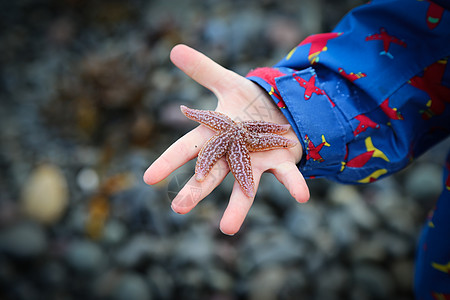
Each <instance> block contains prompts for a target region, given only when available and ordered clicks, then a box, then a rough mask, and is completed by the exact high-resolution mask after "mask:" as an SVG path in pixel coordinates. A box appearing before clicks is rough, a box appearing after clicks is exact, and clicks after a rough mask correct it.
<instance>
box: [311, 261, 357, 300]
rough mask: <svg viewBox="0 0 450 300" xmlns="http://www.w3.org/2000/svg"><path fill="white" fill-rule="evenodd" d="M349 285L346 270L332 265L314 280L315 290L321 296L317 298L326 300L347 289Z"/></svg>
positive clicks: (349, 281)
mask: <svg viewBox="0 0 450 300" xmlns="http://www.w3.org/2000/svg"><path fill="white" fill-rule="evenodd" d="M350 284H351V280H350V274H349V272H348V270H347V269H346V268H344V266H342V265H339V264H332V265H330V266H328V267H327V268H326V272H323V273H322V274H321V276H319V277H318V278H317V280H316V290H317V292H318V293H320V294H322V296H321V297H317V298H318V299H328V297H332V295H338V294H339V292H342V291H345V290H346V289H348V286H349V285H350ZM325 295H327V296H325Z"/></svg>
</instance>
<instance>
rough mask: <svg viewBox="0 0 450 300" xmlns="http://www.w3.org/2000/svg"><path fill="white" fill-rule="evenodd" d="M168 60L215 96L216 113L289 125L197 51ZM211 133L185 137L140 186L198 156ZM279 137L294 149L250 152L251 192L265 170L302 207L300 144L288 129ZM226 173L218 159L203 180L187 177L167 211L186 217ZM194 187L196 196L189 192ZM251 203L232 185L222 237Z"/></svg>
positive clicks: (265, 100) (175, 53)
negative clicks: (216, 101) (288, 142)
mask: <svg viewBox="0 0 450 300" xmlns="http://www.w3.org/2000/svg"><path fill="white" fill-rule="evenodd" d="M170 59H171V60H172V62H173V63H174V64H175V65H176V66H177V67H178V68H180V69H181V70H182V71H183V72H185V73H186V74H187V75H188V76H189V77H191V78H192V79H194V80H195V81H197V82H198V83H199V84H201V85H203V86H204V87H206V88H208V89H209V90H211V91H212V92H213V93H214V94H215V95H216V97H217V99H218V104H217V108H216V111H219V112H222V113H224V114H226V115H228V116H229V117H230V118H232V119H234V120H239V121H246V120H264V121H267V122H273V123H279V124H288V122H287V120H286V118H285V117H284V116H283V114H282V113H281V112H280V111H279V110H278V109H277V108H276V106H275V104H274V103H273V101H272V99H270V97H269V96H268V95H267V93H266V92H265V91H264V90H262V89H261V88H260V87H259V86H258V85H256V84H254V83H253V82H251V81H250V80H248V79H246V78H244V77H242V76H240V75H238V74H236V73H234V72H232V71H230V70H227V69H225V68H223V67H222V66H220V65H218V64H217V63H215V62H214V61H212V60H211V59H209V58H208V57H206V56H205V55H203V54H201V53H199V52H198V51H195V50H194V49H192V48H189V47H187V46H185V45H178V46H175V47H174V48H173V49H172V52H171V53H170ZM200 109H201V108H200ZM180 113H181V112H180ZM213 134H214V132H213V131H212V130H210V129H208V128H207V127H205V126H202V125H200V126H198V127H197V128H195V129H193V130H192V131H190V132H188V133H187V134H186V135H185V136H183V137H182V138H180V139H179V140H178V141H176V142H175V143H174V144H173V145H171V146H170V147H169V148H168V149H167V150H166V151H165V152H164V153H163V154H162V155H161V156H160V157H159V158H158V159H157V160H156V161H155V162H153V164H152V165H151V166H150V167H149V168H148V169H147V171H146V172H145V174H144V181H145V182H146V183H147V184H155V183H158V182H159V181H161V180H163V179H164V178H166V177H167V176H169V174H170V173H172V172H173V171H175V170H176V169H177V168H178V167H180V166H182V165H183V164H185V163H186V162H188V161H189V160H191V159H193V158H195V157H197V154H198V152H199V151H200V149H201V147H202V146H203V144H204V143H205V142H206V141H207V140H208V139H209V138H210V137H211V136H212V135H213ZM283 136H284V137H286V138H289V139H292V140H295V141H296V142H297V145H296V146H295V147H292V148H288V149H276V150H269V151H265V152H253V153H250V156H251V162H252V168H253V178H254V180H255V187H256V189H257V188H258V184H259V181H260V178H261V175H262V173H264V172H266V171H268V172H271V173H273V174H274V175H275V176H276V178H277V179H278V180H279V181H280V182H281V183H282V184H284V186H285V187H286V188H287V189H288V190H289V192H290V193H291V195H292V196H293V197H294V198H295V199H296V200H297V201H298V202H306V201H307V200H308V199H309V190H308V187H307V185H306V183H305V180H304V178H303V176H302V174H301V173H300V171H299V170H298V168H297V166H296V163H298V162H299V161H300V159H301V157H302V148H301V144H300V142H299V140H298V138H297V136H296V134H295V133H294V131H293V130H292V129H290V130H289V132H287V133H286V134H284V135H283ZM228 172H229V168H228V165H227V162H226V160H225V158H222V159H220V160H219V161H218V162H217V163H216V165H214V167H213V168H212V170H211V172H210V174H209V175H208V176H207V177H206V178H205V179H204V180H203V181H201V182H199V181H197V180H195V178H194V177H192V178H191V179H190V180H189V181H188V182H187V183H186V185H185V186H184V187H183V188H182V189H181V191H180V192H179V193H178V195H177V196H176V197H175V199H173V201H172V209H173V210H174V211H175V212H177V213H181V214H184V213H187V212H189V211H190V210H191V209H192V208H194V207H195V206H196V205H197V203H198V202H200V200H202V199H203V198H205V197H206V196H207V195H208V194H209V193H210V192H211V191H212V190H213V189H214V188H215V187H216V186H218V185H219V184H220V183H221V182H222V181H223V179H224V178H225V176H226V175H227V174H228ZM193 188H194V189H195V190H196V191H199V193H192V189H193ZM252 203H253V198H248V197H247V196H246V195H245V194H244V193H243V191H242V190H241V188H240V186H239V184H238V183H237V182H235V183H234V186H233V191H232V193H231V196H230V202H229V204H228V207H227V209H226V210H225V213H224V215H223V217H222V220H221V222H220V229H221V230H222V232H223V233H225V234H230V235H232V234H235V233H236V232H237V231H239V228H240V227H241V225H242V223H243V222H244V219H245V216H246V215H247V213H248V211H249V209H250V207H251V205H252Z"/></svg>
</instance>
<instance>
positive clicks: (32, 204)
mask: <svg viewBox="0 0 450 300" xmlns="http://www.w3.org/2000/svg"><path fill="white" fill-rule="evenodd" d="M68 196H69V195H68V189H67V182H66V179H65V177H64V175H63V174H62V172H61V170H60V169H59V168H58V167H57V166H56V165H51V164H43V165H40V166H38V167H37V168H35V169H34V170H33V171H32V173H31V175H30V178H29V180H28V181H27V184H26V185H24V189H23V191H22V199H21V207H22V210H23V211H24V213H25V214H26V215H28V216H30V218H32V219H34V220H36V221H39V222H42V223H44V224H52V223H54V222H56V221H58V220H59V219H60V218H61V216H62V215H63V214H64V213H65V210H66V207H67V205H68V200H69V198H68Z"/></svg>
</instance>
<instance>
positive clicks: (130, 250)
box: [115, 233, 168, 268]
mask: <svg viewBox="0 0 450 300" xmlns="http://www.w3.org/2000/svg"><path fill="white" fill-rule="evenodd" d="M167 254H168V249H167V243H166V242H164V240H159V239H156V238H153V237H151V236H149V235H147V234H144V233H140V234H135V235H134V236H131V238H130V239H129V240H128V241H127V242H126V243H124V245H123V246H122V247H121V248H120V249H119V250H118V251H117V252H116V253H115V260H116V262H117V264H119V265H120V266H122V267H125V268H134V267H138V266H140V264H142V263H148V261H149V260H152V259H156V258H163V257H165V255H167Z"/></svg>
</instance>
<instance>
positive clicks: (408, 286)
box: [391, 260, 414, 292]
mask: <svg viewBox="0 0 450 300" xmlns="http://www.w3.org/2000/svg"><path fill="white" fill-rule="evenodd" d="M391 272H392V274H393V276H394V278H395V282H396V283H397V284H398V287H399V288H401V289H402V290H403V291H405V292H408V291H409V292H411V291H412V289H413V280H414V278H413V277H414V264H413V262H412V261H410V260H398V261H394V262H393V264H392V266H391Z"/></svg>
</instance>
